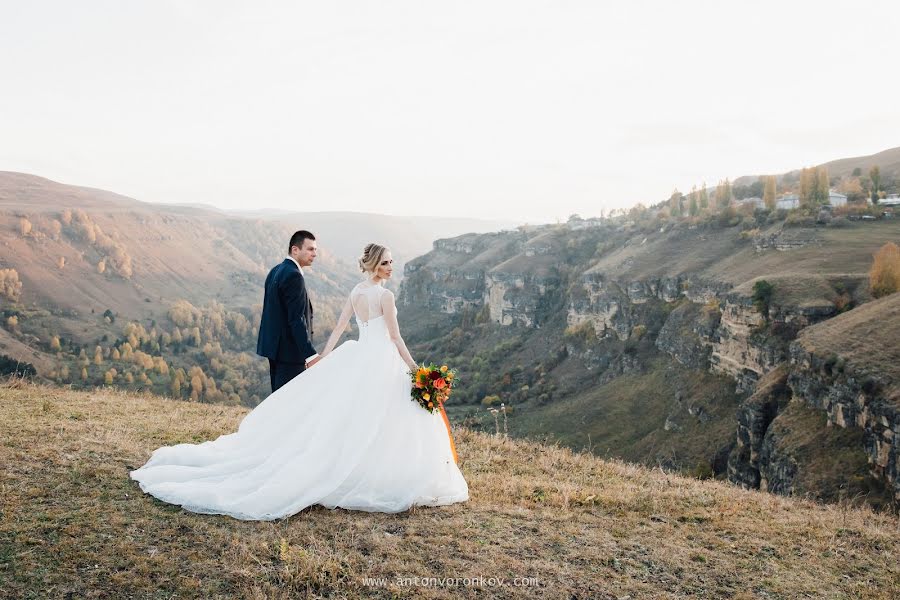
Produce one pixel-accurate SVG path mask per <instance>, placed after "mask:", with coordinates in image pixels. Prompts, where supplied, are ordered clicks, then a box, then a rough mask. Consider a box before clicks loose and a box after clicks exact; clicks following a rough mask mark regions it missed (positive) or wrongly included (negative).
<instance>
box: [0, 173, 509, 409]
mask: <svg viewBox="0 0 900 600" xmlns="http://www.w3.org/2000/svg"><path fill="white" fill-rule="evenodd" d="M488 226H493V223H485V222H479V221H477V220H470V219H451V220H449V221H448V222H446V223H444V224H443V225H442V231H444V232H447V231H449V232H458V233H459V232H463V231H467V230H468V228H469V227H476V228H477V227H482V228H484V227H488ZM300 228H309V229H312V230H313V231H314V232H316V233H317V236H318V238H319V247H320V249H321V252H320V256H319V258H318V260H317V261H316V263H315V265H314V266H313V267H312V268H311V269H308V270H307V281H308V283H309V287H310V290H311V295H312V297H313V300H314V302H315V308H316V321H315V330H316V335H315V337H314V341H315V342H317V343H318V344H320V345H321V344H322V343H324V340H325V339H326V338H327V336H328V335H329V334H330V333H331V329H332V327H333V326H334V323H335V318H336V316H337V313H338V312H339V311H340V308H341V307H342V306H343V303H344V301H345V298H346V294H347V293H348V290H349V289H350V288H351V287H352V286H353V285H354V284H355V283H356V282H357V281H359V279H360V277H361V275H360V274H359V270H358V269H357V268H356V266H355V262H356V256H357V255H358V253H359V252H360V250H361V249H362V247H363V246H364V245H365V244H366V243H368V242H369V241H372V240H373V239H378V240H382V241H389V242H390V243H393V240H396V244H395V248H394V256H395V257H396V261H397V264H398V265H399V266H400V267H401V269H402V264H403V262H404V261H405V260H408V259H409V258H412V257H413V256H415V255H416V254H418V253H420V252H421V251H425V250H426V249H427V248H428V247H430V245H431V243H432V240H433V239H434V238H435V236H436V235H437V233H436V232H435V231H434V230H433V228H424V227H421V226H419V227H416V220H414V219H406V218H401V217H387V216H376V215H357V214H349V215H345V214H341V213H313V214H306V213H289V214H278V215H269V216H265V215H264V213H261V216H256V217H253V218H250V217H246V216H240V215H234V214H230V213H226V212H223V211H220V210H216V209H211V208H208V207H207V208H204V207H201V206H173V205H164V204H151V203H146V202H139V201H137V200H134V199H131V198H127V197H124V196H121V195H118V194H114V193H112V192H107V191H104V190H96V189H92V188H85V187H79V186H71V185H66V184H62V183H58V182H54V181H50V180H47V179H43V178H40V177H36V176H33V175H27V174H23V173H10V172H0V248H2V250H3V252H2V253H0V315H2V319H0V355H3V356H9V357H11V358H12V359H13V360H17V361H23V362H25V363H29V364H31V365H33V366H34V367H35V368H36V369H37V371H38V374H39V375H40V376H41V377H42V378H44V379H45V380H52V381H57V382H59V383H64V384H74V385H76V386H82V387H91V386H94V385H97V384H103V383H105V381H106V379H107V378H109V379H111V381H112V382H113V384H115V385H118V386H119V387H122V388H125V389H132V390H138V389H143V390H153V391H156V392H158V393H165V394H175V395H181V396H184V397H195V398H196V399H200V400H204V401H214V402H227V403H232V404H234V403H242V404H244V405H248V406H252V405H254V404H256V403H257V402H259V400H260V399H261V398H263V397H265V395H266V394H267V392H268V388H269V384H268V375H267V367H266V365H265V362H264V361H261V360H260V359H259V358H258V357H257V356H256V355H255V354H254V353H253V350H254V349H255V346H256V327H257V325H258V323H259V312H260V310H261V308H260V307H261V303H262V297H263V289H262V285H263V282H264V280H265V276H266V273H267V272H268V270H269V269H270V268H271V267H272V266H273V265H275V264H277V263H278V262H280V261H281V260H283V258H284V255H285V254H286V251H287V248H286V245H287V240H288V239H289V238H290V235H291V233H293V231H295V230H297V229H300ZM404 231H405V232H406V234H405V235H401V232H404ZM10 270H11V271H10ZM401 272H402V270H400V271H398V274H399V273H401ZM10 278H12V279H10ZM398 279H399V277H398ZM10 280H12V281H13V284H12V285H11V286H5V282H8V281H10ZM395 285H396V284H395ZM16 286H18V287H19V288H20V289H17V288H16ZM7 287H8V288H9V290H7ZM7 292H8V293H7ZM10 319H13V320H14V321H10ZM126 344H127V346H128V348H127V349H126ZM97 348H100V350H99V358H97V353H98V350H97ZM197 369H200V371H198V370H197ZM175 379H177V380H178V383H175V382H174V380H175ZM195 379H196V382H195Z"/></svg>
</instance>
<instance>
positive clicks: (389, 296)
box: [381, 290, 418, 371]
mask: <svg viewBox="0 0 900 600" xmlns="http://www.w3.org/2000/svg"><path fill="white" fill-rule="evenodd" d="M381 310H382V311H383V312H384V323H385V325H387V330H388V334H390V336H391V341H392V342H394V345H395V346H396V347H397V352H399V353H400V358H402V359H403V362H405V363H406V364H407V366H409V369H410V371H415V370H416V368H417V367H418V365H416V361H414V360H413V358H412V356H411V355H410V353H409V350H408V349H407V347H406V342H404V341H403V338H402V337H401V336H400V324H399V323H398V322H397V306H396V304H395V303H394V294H393V292H391V291H390V290H385V291H384V292H383V293H382V295H381Z"/></svg>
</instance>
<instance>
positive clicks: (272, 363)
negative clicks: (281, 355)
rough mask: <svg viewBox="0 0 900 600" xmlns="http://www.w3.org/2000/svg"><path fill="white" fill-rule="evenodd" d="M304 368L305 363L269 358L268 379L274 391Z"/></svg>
mask: <svg viewBox="0 0 900 600" xmlns="http://www.w3.org/2000/svg"><path fill="white" fill-rule="evenodd" d="M305 370H306V364H305V363H289V362H282V361H278V360H272V359H271V358H270V359H269V379H270V380H271V382H272V391H273V392H274V391H275V390H277V389H278V388H280V387H281V386H283V385H284V384H286V383H287V382H288V381H290V380H291V379H293V378H294V377H296V376H297V375H299V374H300V373H302V372H303V371H305Z"/></svg>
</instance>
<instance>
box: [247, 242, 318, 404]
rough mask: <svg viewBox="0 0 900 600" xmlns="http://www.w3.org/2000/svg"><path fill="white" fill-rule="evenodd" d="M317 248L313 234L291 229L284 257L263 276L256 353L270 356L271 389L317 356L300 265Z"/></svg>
mask: <svg viewBox="0 0 900 600" xmlns="http://www.w3.org/2000/svg"><path fill="white" fill-rule="evenodd" d="M316 251H317V248H316V237H315V236H314V235H313V234H311V233H310V232H308V231H304V230H301V231H298V232H296V233H294V235H292V236H291V241H290V244H288V256H287V258H285V259H284V261H283V262H282V263H281V264H280V265H278V266H276V267H275V268H273V269H272V270H271V271H269V275H268V277H266V291H265V296H264V297H263V310H262V321H261V322H260V324H259V339H258V340H257V342H256V353H257V354H259V355H260V356H265V357H266V358H268V359H269V376H270V378H271V381H272V391H273V392H274V391H275V390H277V389H278V388H280V387H281V386H283V385H284V384H286V383H287V382H288V381H290V380H291V379H293V378H294V377H296V376H297V375H299V374H300V373H302V372H303V371H304V370H306V368H307V367H311V366H313V365H314V364H316V362H317V361H318V360H319V355H318V354H316V349H315V348H313V345H312V335H313V328H312V321H313V308H312V303H311V302H310V301H309V296H308V295H307V293H306V283H305V282H304V280H303V268H304V267H311V266H312V264H313V261H314V260H315V259H316Z"/></svg>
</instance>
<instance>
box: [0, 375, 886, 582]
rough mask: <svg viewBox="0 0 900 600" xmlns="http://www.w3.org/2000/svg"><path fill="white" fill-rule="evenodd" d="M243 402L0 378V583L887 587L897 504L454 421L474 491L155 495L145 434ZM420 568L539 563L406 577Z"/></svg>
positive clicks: (226, 420)
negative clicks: (728, 480)
mask: <svg viewBox="0 0 900 600" xmlns="http://www.w3.org/2000/svg"><path fill="white" fill-rule="evenodd" d="M244 414H246V409H243V408H240V407H222V406H208V405H203V404H198V403H188V402H177V401H172V400H165V399H162V398H158V397H149V396H142V395H131V394H124V393H121V392H115V391H110V390H96V391H93V392H76V391H71V390H66V389H63V388H49V387H42V386H30V385H21V384H15V383H13V384H12V385H10V384H7V385H5V386H3V387H2V388H0V430H2V432H3V444H0V465H2V467H3V468H2V469H0V487H2V489H3V495H2V500H0V502H2V505H0V509H2V510H0V596H3V597H10V598H13V597H15V598H26V597H172V596H178V597H190V598H192V597H204V598H209V597H235V596H237V597H247V598H263V597H266V598H289V597H300V596H308V597H347V598H370V597H375V598H397V597H400V598H455V597H465V598H474V597H492V598H521V597H523V596H525V595H527V596H528V597H546V598H560V597H565V598H609V599H612V598H623V597H632V598H647V597H657V598H670V597H671V598H675V597H686V596H689V597H705V598H800V597H819V598H826V597H827V598H838V597H840V598H892V597H895V594H896V592H897V589H898V587H900V563H898V562H897V560H896V557H897V555H898V553H900V521H898V519H897V517H896V516H891V515H888V514H877V513H873V512H872V511H871V510H870V509H868V508H866V507H856V508H854V507H851V506H849V505H848V504H846V503H845V504H842V505H819V504H816V503H813V502H810V501H806V500H798V499H786V498H781V497H777V496H772V495H769V494H762V493H759V492H756V491H748V490H742V489H739V488H737V487H735V486H732V485H728V484H724V483H721V482H715V481H698V480H694V479H689V478H684V477H679V476H677V475H673V474H667V473H664V472H662V471H660V470H651V469H646V468H642V467H638V466H633V465H628V464H625V463H621V462H618V461H615V460H602V459H599V458H595V457H593V456H591V455H589V454H579V453H573V452H571V451H570V450H567V449H565V448H559V447H555V446H543V445H540V444H536V443H530V442H523V441H513V440H505V439H503V438H495V437H493V436H488V435H485V434H483V433H478V432H474V431H471V430H467V429H464V428H457V430H456V440H457V446H458V449H459V454H460V458H461V460H460V468H461V469H462V471H463V474H464V475H465V477H466V479H467V481H468V483H469V487H470V494H471V500H470V501H469V502H467V503H465V504H458V505H453V506H450V507H445V508H437V509H431V508H425V509H422V508H420V509H414V510H412V511H410V512H408V513H404V514H399V515H387V514H370V513H359V512H350V511H344V510H336V511H329V510H326V509H323V508H321V507H311V508H309V509H306V510H305V511H302V512H301V513H299V514H298V515H295V516H293V517H291V518H289V519H286V520H282V521H277V522H271V523H256V522H242V521H236V520H233V519H230V518H227V517H220V516H208V515H195V514H191V513H186V512H183V511H182V510H181V509H180V508H177V507H173V506H169V505H165V504H162V503H160V502H158V501H156V500H155V499H152V498H151V497H149V496H146V495H144V494H142V493H141V492H140V489H139V488H138V487H137V485H136V484H135V483H134V482H133V481H131V480H130V479H129V478H128V471H129V470H130V469H132V468H134V467H135V466H138V465H140V464H141V463H142V462H143V461H145V460H146V459H147V457H148V456H149V454H150V452H151V450H153V449H154V448H156V447H157V446H159V445H162V444H174V443H180V442H200V441H203V440H206V439H211V438H214V437H216V436H218V435H220V434H223V433H228V432H231V431H233V430H234V429H235V428H236V426H237V424H238V422H239V421H240V419H241V418H242V416H243V415H244ZM48 432H52V435H48ZM364 577H368V578H373V579H377V578H385V580H386V583H385V584H384V587H382V586H380V585H377V584H374V583H369V584H366V582H364V580H363V578H364ZM414 577H419V578H424V577H451V578H452V577H460V578H462V577H484V578H490V577H495V578H500V577H502V578H505V579H506V580H507V581H511V580H512V578H514V577H522V578H534V580H530V581H529V582H528V583H529V585H528V586H527V587H514V586H512V585H506V586H493V587H488V586H487V585H486V586H485V587H482V588H479V587H475V586H471V585H469V586H466V585H464V584H462V583H460V584H459V585H457V586H452V585H451V586H441V585H435V584H431V585H428V586H425V585H419V586H414V585H411V584H410V583H409V582H406V581H402V580H400V579H399V578H414Z"/></svg>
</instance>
